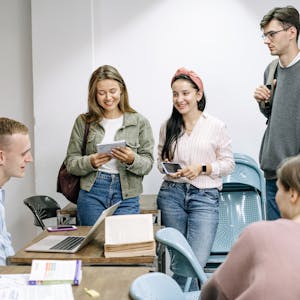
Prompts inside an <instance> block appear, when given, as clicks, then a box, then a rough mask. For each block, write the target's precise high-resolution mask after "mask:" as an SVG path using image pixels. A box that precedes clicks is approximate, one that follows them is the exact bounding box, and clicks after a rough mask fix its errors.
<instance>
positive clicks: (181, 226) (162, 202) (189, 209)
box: [157, 181, 220, 290]
mask: <svg viewBox="0 0 300 300" xmlns="http://www.w3.org/2000/svg"><path fill="white" fill-rule="evenodd" d="M219 198H220V194H219V191H218V189H198V188H196V187H194V186H193V185H191V184H188V183H175V182H171V181H164V182H163V183H162V185H161V188H160V191H159V193H158V196H157V204H158V208H159V209H160V210H161V216H162V223H163V225H165V226H167V227H173V228H176V229H177V230H179V231H180V232H181V233H182V234H183V235H184V236H185V237H186V239H187V241H188V242H189V244H190V245H191V248H192V249H193V251H194V253H195V255H196V257H197V258H198V260H199V262H200V264H201V266H202V267H204V266H205V265H206V262H207V260H208V258H209V255H210V252H211V248H212V246H213V242H214V239H215V235H216V231H217V227H218V223H219ZM173 277H174V279H175V280H176V281H177V282H178V283H179V285H180V286H181V287H182V288H183V287H184V284H185V281H186V278H185V277H182V276H179V275H174V276H173ZM197 288H198V284H197V281H196V280H193V281H192V286H191V290H195V289H197Z"/></svg>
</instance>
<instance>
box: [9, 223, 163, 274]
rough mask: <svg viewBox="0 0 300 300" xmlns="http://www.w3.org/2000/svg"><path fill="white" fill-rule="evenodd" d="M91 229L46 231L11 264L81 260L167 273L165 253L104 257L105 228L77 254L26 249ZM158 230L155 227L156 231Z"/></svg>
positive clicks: (12, 259)
mask: <svg viewBox="0 0 300 300" xmlns="http://www.w3.org/2000/svg"><path fill="white" fill-rule="evenodd" d="M90 228H91V227H89V226H79V227H78V229H77V230H75V231H61V232H51V233H49V232H47V231H44V232H42V233H41V234H39V235H38V236H37V237H36V238H34V239H33V240H32V241H31V242H30V243H29V244H27V245H26V246H25V247H23V248H22V249H21V250H19V251H18V252H17V253H16V254H15V255H14V256H11V257H9V258H8V263H9V264H31V261H32V260H33V259H81V260H82V263H83V264H84V265H119V266H128V265H130V266H147V267H149V266H150V267H152V269H153V270H159V271H161V272H165V270H164V269H162V268H165V265H164V263H162V262H161V260H164V253H161V251H160V252H159V257H153V256H136V257H113V258H106V257H104V253H103V252H104V228H103V230H101V231H100V233H99V235H98V236H97V238H96V239H94V240H93V241H91V242H90V243H89V244H88V245H86V246H85V247H83V248H82V249H81V250H79V251H78V252H77V253H74V254H67V253H50V252H47V253H42V252H27V251H25V248H27V247H28V246H30V245H32V244H33V243H35V242H37V241H39V240H40V239H42V238H43V237H45V236H47V235H49V234H51V235H52V234H55V235H78V236H84V235H86V234H87V232H88V231H89V229H90ZM158 228H160V227H157V226H154V231H156V230H157V229H158Z"/></svg>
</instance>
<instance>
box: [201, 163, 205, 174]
mask: <svg viewBox="0 0 300 300" xmlns="http://www.w3.org/2000/svg"><path fill="white" fill-rule="evenodd" d="M205 173H206V165H202V171H201V174H205Z"/></svg>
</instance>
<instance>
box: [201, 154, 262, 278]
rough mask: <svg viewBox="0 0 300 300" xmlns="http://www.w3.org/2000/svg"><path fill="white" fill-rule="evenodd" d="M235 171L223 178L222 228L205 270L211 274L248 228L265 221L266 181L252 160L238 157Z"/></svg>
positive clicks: (220, 211) (236, 157) (246, 156)
mask: <svg viewBox="0 0 300 300" xmlns="http://www.w3.org/2000/svg"><path fill="white" fill-rule="evenodd" d="M234 160H235V169H234V171H233V173H232V174H230V175H228V176H226V177H224V178H223V190H222V191H221V193H220V202H219V225H218V229H217V233H216V237H215V241H214V244H213V247H212V251H211V255H210V257H209V260H208V263H207V265H206V267H205V271H206V272H207V273H212V272H214V271H215V269H216V268H217V267H218V266H219V265H220V264H221V263H222V262H223V261H224V260H225V259H226V256H227V254H228V253H229V251H230V250H231V248H232V246H233V244H234V243H235V242H236V240H237V239H238V237H239V235H240V234H241V232H242V231H243V230H244V228H245V227H246V226H248V225H249V224H251V223H253V222H257V221H261V220H265V219H266V217H265V202H266V200H265V181H264V177H263V174H262V172H261V170H260V169H259V167H258V165H257V163H256V162H255V161H254V159H253V158H251V157H250V156H248V155H246V154H241V153H235V154H234Z"/></svg>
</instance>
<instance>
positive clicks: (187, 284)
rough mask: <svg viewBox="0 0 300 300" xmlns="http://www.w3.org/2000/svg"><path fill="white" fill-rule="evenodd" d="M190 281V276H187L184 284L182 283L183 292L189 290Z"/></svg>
mask: <svg viewBox="0 0 300 300" xmlns="http://www.w3.org/2000/svg"><path fill="white" fill-rule="evenodd" d="M191 283H192V277H188V278H187V280H186V282H185V285H184V292H188V291H189V289H190V286H191Z"/></svg>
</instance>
